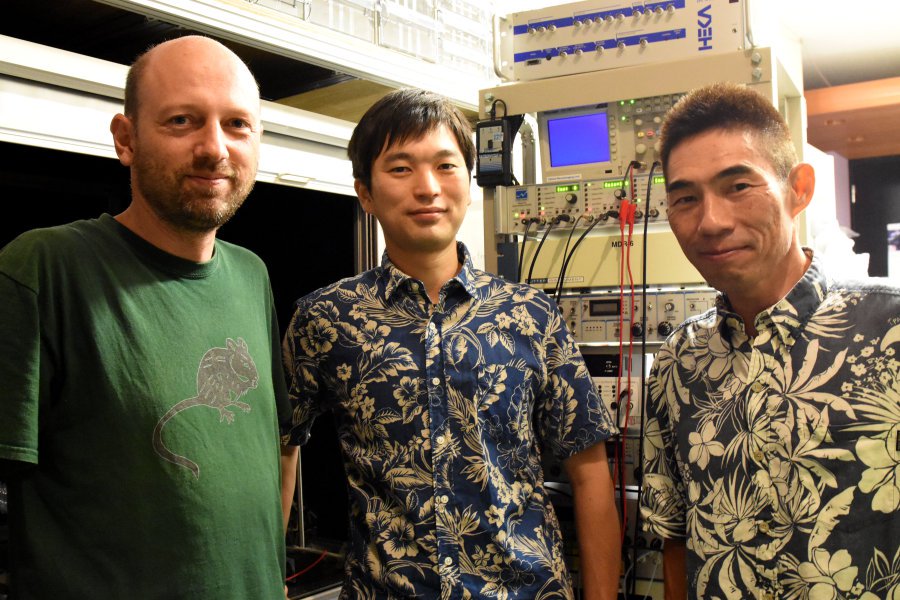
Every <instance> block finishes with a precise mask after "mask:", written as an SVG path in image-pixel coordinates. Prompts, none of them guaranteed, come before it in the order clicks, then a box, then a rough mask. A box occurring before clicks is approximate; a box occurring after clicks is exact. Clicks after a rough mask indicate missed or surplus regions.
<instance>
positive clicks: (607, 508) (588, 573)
mask: <svg viewBox="0 0 900 600" xmlns="http://www.w3.org/2000/svg"><path fill="white" fill-rule="evenodd" d="M564 466H565V468H566V473H567V474H568V475H569V480H570V481H571V483H572V493H573V495H574V502H575V527H576V531H577V534H578V547H579V550H580V552H581V569H582V578H583V581H584V589H585V594H584V598H585V599H587V600H599V599H601V598H602V599H604V600H605V599H614V598H616V594H617V593H618V590H619V570H620V564H621V551H620V544H621V537H620V535H621V534H620V529H619V520H618V516H617V513H616V506H615V499H614V496H613V485H612V479H611V478H610V475H609V465H608V463H607V462H606V445H605V444H603V443H602V442H601V443H599V444H595V445H593V446H591V447H590V448H588V449H587V450H583V451H581V452H579V453H577V454H575V455H573V456H571V457H569V458H568V459H567V460H566V461H565V463H564Z"/></svg>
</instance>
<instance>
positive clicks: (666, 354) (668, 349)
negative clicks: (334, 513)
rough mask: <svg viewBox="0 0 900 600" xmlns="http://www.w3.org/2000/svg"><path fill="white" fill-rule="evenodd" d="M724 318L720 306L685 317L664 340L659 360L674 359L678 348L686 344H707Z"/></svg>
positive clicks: (696, 345)
mask: <svg viewBox="0 0 900 600" xmlns="http://www.w3.org/2000/svg"><path fill="white" fill-rule="evenodd" d="M724 318H725V315H724V314H722V313H721V312H720V311H719V309H718V308H716V307H713V308H711V309H709V310H707V311H706V312H704V313H701V314H699V315H695V316H693V317H689V318H687V319H685V320H684V321H682V322H681V323H680V324H679V325H677V326H676V327H675V329H674V330H673V331H672V333H670V334H669V336H668V337H667V338H666V339H665V341H663V344H662V347H661V348H660V351H659V353H658V354H657V360H660V359H668V360H672V359H674V357H675V355H676V354H677V351H678V349H679V348H683V347H684V346H686V345H689V346H695V347H700V346H706V345H707V344H708V343H709V338H710V337H711V336H712V335H714V334H715V332H717V331H719V330H720V329H721V327H722V321H723V320H724Z"/></svg>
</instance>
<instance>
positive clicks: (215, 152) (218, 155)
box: [194, 122, 228, 162]
mask: <svg viewBox="0 0 900 600" xmlns="http://www.w3.org/2000/svg"><path fill="white" fill-rule="evenodd" d="M194 155H195V157H197V158H204V159H211V160H213V161H215V162H218V161H220V160H224V159H226V158H228V144H227V138H226V136H225V132H224V131H223V130H222V126H221V125H220V124H219V123H217V122H209V123H207V124H206V125H205V126H204V127H202V128H201V129H199V130H198V139H197V144H196V145H195V146H194Z"/></svg>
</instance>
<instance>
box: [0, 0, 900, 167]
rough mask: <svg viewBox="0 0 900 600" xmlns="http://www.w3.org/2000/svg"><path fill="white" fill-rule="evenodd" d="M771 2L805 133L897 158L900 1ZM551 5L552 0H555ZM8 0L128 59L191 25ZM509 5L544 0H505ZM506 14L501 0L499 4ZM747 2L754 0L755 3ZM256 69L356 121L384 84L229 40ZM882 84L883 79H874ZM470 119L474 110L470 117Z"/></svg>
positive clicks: (275, 91)
mask: <svg viewBox="0 0 900 600" xmlns="http://www.w3.org/2000/svg"><path fill="white" fill-rule="evenodd" d="M751 1H752V2H760V3H764V2H768V1H771V2H775V4H773V5H772V6H774V7H775V8H773V9H771V10H774V11H775V13H777V15H778V17H779V18H780V19H781V21H782V23H783V24H784V27H785V28H786V29H787V30H788V31H791V32H793V33H794V35H796V36H797V37H798V38H799V39H800V40H801V42H802V44H803V71H804V87H805V88H806V90H807V94H806V95H807V108H808V124H809V129H808V139H809V141H810V143H812V144H813V145H815V146H817V147H819V148H820V149H821V150H825V151H836V152H839V153H841V154H842V155H844V156H846V157H847V158H850V159H855V158H867V157H873V156H886V155H900V36H898V35H897V34H896V31H895V29H896V24H897V23H898V22H900V2H896V1H895V0H857V1H856V2H854V3H853V5H852V9H851V8H848V6H850V5H848V4H847V3H846V2H840V3H839V2H838V1H837V0H790V1H778V0H751ZM554 3H555V2H554ZM50 4H52V9H49V8H48V6H47V2H39V1H38V2H36V1H35V0H3V13H4V14H3V19H2V20H0V34H2V35H8V36H11V37H16V38H20V39H25V40H28V41H32V42H36V43H40V44H44V45H48V46H52V47H57V48H62V49H64V50H69V51H72V52H77V53H79V54H85V55H88V56H93V57H95V58H101V59H104V60H109V61H113V62H118V63H121V64H129V63H130V62H131V61H132V60H133V58H134V56H135V55H137V54H138V53H139V52H141V51H142V50H144V49H145V48H146V47H147V46H149V45H151V44H153V43H158V42H160V41H163V40H165V39H169V38H171V37H173V36H176V35H183V34H185V33H192V32H191V31H189V30H187V29H185V28H183V27H180V26H177V25H172V24H169V23H165V22H163V21H160V20H156V19H153V18H149V17H146V16H143V15H139V14H136V13H132V12H128V11H125V10H122V9H120V8H116V7H113V6H109V5H106V4H103V3H102V2H94V1H93V0H54V1H53V2H51V3H50ZM508 4H510V5H512V6H513V7H514V8H512V9H509V10H506V11H505V12H514V11H520V10H527V9H529V8H532V7H534V6H540V5H544V6H546V5H548V4H551V2H548V1H547V0H531V5H530V6H529V4H528V0H515V3H514V4H513V2H512V0H509V2H508ZM496 6H497V11H498V12H503V11H504V9H505V6H504V4H503V2H502V0H498V1H497V2H496ZM750 6H751V9H752V8H753V6H754V4H751V5H750ZM224 43H225V44H226V45H228V46H230V47H231V48H232V49H233V50H234V51H235V52H236V53H237V54H238V55H240V56H241V57H242V58H243V59H244V60H245V61H246V62H247V63H248V64H249V65H250V68H251V69H252V70H253V72H254V74H256V76H257V79H258V80H259V82H260V90H261V94H262V96H263V98H264V99H266V100H272V101H276V102H279V103H282V104H286V105H289V106H294V107H297V108H303V109H306V110H311V111H313V112H318V113H320V114H325V115H328V116H334V117H338V118H342V119H347V120H351V121H355V120H357V119H358V118H359V116H360V115H361V114H362V112H364V111H365V110H366V108H367V107H368V106H370V105H371V103H372V102H374V101H375V100H376V99H377V98H379V97H380V96H381V95H383V94H384V93H386V92H387V91H388V88H386V87H385V86H383V85H380V84H376V83H373V82H369V81H364V80H361V79H357V78H354V77H351V76H349V75H346V74H343V73H339V72H337V71H334V70H330V69H326V68H322V67H318V66H314V65H310V64H306V63H302V62H299V61H296V60H292V59H290V58H286V57H282V56H277V55H274V54H271V53H267V52H264V51H261V50H258V49H255V48H252V47H249V46H243V45H240V44H235V43H233V42H230V41H224ZM874 81H878V83H872V82H874ZM470 117H472V118H474V115H470Z"/></svg>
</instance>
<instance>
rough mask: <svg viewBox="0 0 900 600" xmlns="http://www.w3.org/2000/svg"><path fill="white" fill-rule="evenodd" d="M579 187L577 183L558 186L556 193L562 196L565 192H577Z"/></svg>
mask: <svg viewBox="0 0 900 600" xmlns="http://www.w3.org/2000/svg"><path fill="white" fill-rule="evenodd" d="M578 187H579V186H578V184H577V183H572V184H570V185H558V186H556V193H557V194H561V193H563V192H577V191H578Z"/></svg>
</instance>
